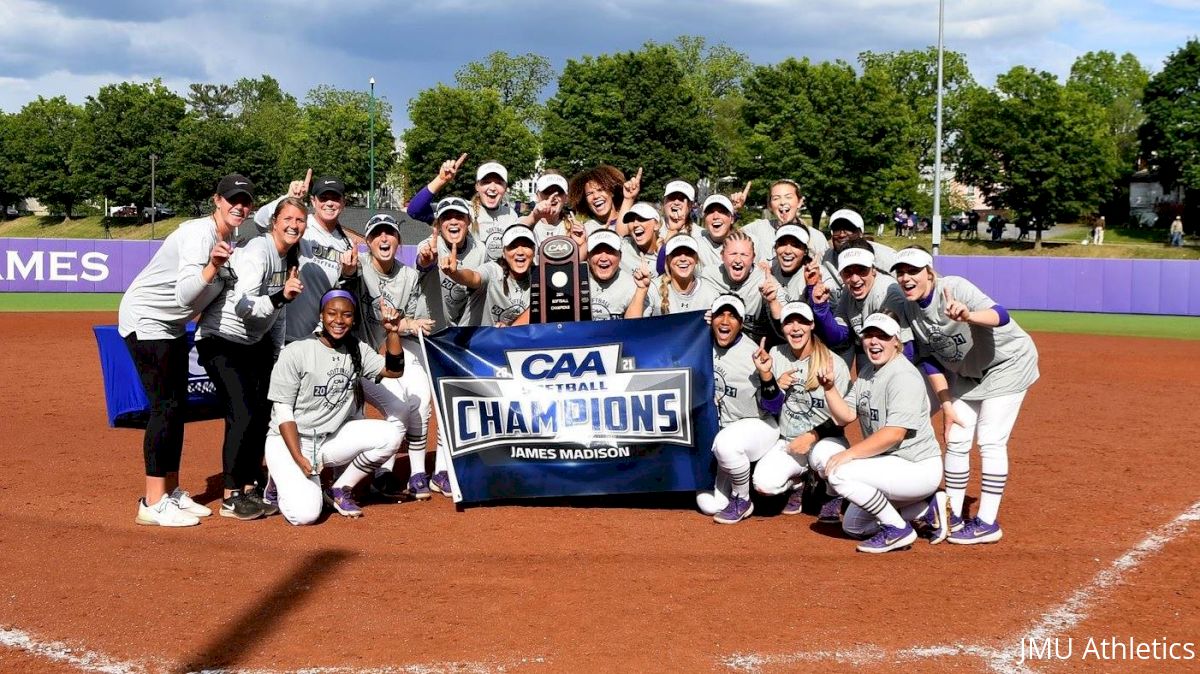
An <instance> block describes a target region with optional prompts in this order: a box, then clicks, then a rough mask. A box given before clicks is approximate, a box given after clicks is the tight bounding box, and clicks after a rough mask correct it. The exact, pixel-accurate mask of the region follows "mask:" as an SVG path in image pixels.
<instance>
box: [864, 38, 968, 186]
mask: <svg viewBox="0 0 1200 674" xmlns="http://www.w3.org/2000/svg"><path fill="white" fill-rule="evenodd" d="M858 63H859V65H860V66H862V69H863V70H864V71H868V70H876V69H878V70H880V71H882V73H883V74H884V76H885V77H887V79H888V80H890V81H891V83H892V86H893V87H894V88H895V89H896V91H898V92H899V93H900V96H901V98H903V99H904V103H905V104H906V105H907V107H908V109H909V110H911V111H912V113H913V115H914V119H915V121H916V124H917V133H916V143H917V150H918V154H917V161H918V163H919V165H918V169H920V168H924V167H927V166H932V165H933V160H934V149H935V148H934V146H935V145H936V143H937V138H936V136H937V133H936V127H937V47H926V48H925V49H918V50H908V51H896V52H870V51H865V52H862V53H861V54H859V55H858ZM973 86H975V79H974V78H973V77H972V76H971V70H970V68H968V67H967V58H966V56H964V55H963V54H962V53H961V52H956V51H943V53H942V128H943V129H944V133H943V136H944V139H943V142H944V143H945V142H946V140H945V139H949V140H950V141H953V138H954V131H955V130H956V129H957V122H956V119H957V117H958V112H959V109H960V108H961V107H962V100H963V92H964V91H966V90H968V89H970V88H971V87H973ZM944 149H945V145H943V150H944Z"/></svg>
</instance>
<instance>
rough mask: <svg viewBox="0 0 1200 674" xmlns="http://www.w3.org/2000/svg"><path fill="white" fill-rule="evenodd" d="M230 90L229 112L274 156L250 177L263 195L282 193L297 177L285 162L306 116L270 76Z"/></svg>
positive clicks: (240, 82) (254, 140) (247, 133)
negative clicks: (231, 99) (261, 170)
mask: <svg viewBox="0 0 1200 674" xmlns="http://www.w3.org/2000/svg"><path fill="white" fill-rule="evenodd" d="M230 89H231V95H232V98H233V104H232V105H231V106H230V108H229V112H230V114H231V115H232V119H233V121H234V122H235V123H237V125H238V126H239V127H241V128H242V129H244V130H245V132H246V137H247V138H248V139H253V141H252V142H255V143H262V144H263V145H265V146H266V147H267V148H268V151H269V154H270V156H271V157H273V158H274V160H273V162H272V164H271V165H270V166H269V167H266V168H264V169H263V173H262V174H259V175H253V176H250V177H252V178H253V179H254V181H255V184H256V186H257V189H258V191H259V192H260V193H262V194H263V195H267V194H282V193H283V192H284V190H286V189H287V186H288V183H290V182H291V181H292V180H294V179H296V178H297V175H296V174H295V173H293V172H292V171H293V167H291V166H288V165H286V164H285V161H286V160H287V158H288V156H289V154H290V152H291V149H292V148H293V147H294V144H295V142H296V136H297V134H298V131H299V129H300V125H301V119H302V117H303V114H302V112H301V110H300V104H299V103H298V102H297V101H296V97H295V96H292V95H291V94H289V93H287V92H285V91H283V89H282V88H280V86H279V82H278V81H277V80H276V79H275V78H273V77H271V76H270V75H263V76H262V77H260V78H258V79H249V78H242V79H240V80H238V81H237V82H235V83H234V84H233V86H232V87H231V88H230ZM376 150H377V151H378V148H376ZM306 170H307V167H306ZM247 175H249V174H247ZM300 175H301V176H302V175H303V173H301V174H300Z"/></svg>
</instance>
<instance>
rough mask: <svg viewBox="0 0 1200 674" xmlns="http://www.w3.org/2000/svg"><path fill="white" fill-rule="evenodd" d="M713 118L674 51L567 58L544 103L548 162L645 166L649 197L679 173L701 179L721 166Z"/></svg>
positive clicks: (562, 166) (569, 166)
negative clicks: (682, 68) (707, 111)
mask: <svg viewBox="0 0 1200 674" xmlns="http://www.w3.org/2000/svg"><path fill="white" fill-rule="evenodd" d="M713 133H714V125H713V121H712V118H711V117H710V116H709V115H707V114H705V111H704V109H703V107H702V105H701V102H700V100H699V99H698V98H697V96H696V94H695V93H694V92H693V90H692V88H691V87H690V86H688V84H687V83H686V82H685V79H684V73H683V71H681V70H680V68H679V66H678V64H677V62H676V59H675V55H674V54H673V53H672V51H671V50H670V49H668V48H666V47H661V46H655V45H649V46H646V47H643V48H642V50H641V51H637V52H626V53H622V54H606V55H602V56H598V57H590V56H587V57H584V58H583V59H582V60H579V61H568V62H567V65H566V67H565V68H564V69H563V73H562V76H561V77H559V80H558V91H557V92H556V93H555V94H554V96H552V97H551V98H550V100H549V101H548V102H547V103H546V124H545V127H544V129H543V133H542V146H543V154H544V155H545V159H546V165H547V166H549V167H553V168H557V169H559V170H561V171H563V172H564V173H571V172H574V171H578V170H580V169H583V168H585V167H588V166H592V165H595V164H600V163H606V164H613V165H615V166H617V167H618V168H621V169H623V170H625V171H627V172H629V171H636V170H637V168H638V167H639V166H640V167H643V168H644V176H645V178H644V180H643V184H642V193H643V194H644V195H647V196H649V197H650V198H654V197H656V196H657V195H658V194H661V190H662V187H663V186H664V185H665V184H666V183H667V181H669V180H671V179H672V178H674V177H682V178H684V179H687V180H690V181H693V182H694V181H696V180H697V179H699V178H700V177H702V176H706V175H709V172H710V171H711V170H712V168H713V167H714V165H715V164H716V159H715V154H716V151H717V145H716V142H715V140H714V135H713Z"/></svg>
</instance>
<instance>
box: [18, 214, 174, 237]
mask: <svg viewBox="0 0 1200 674" xmlns="http://www.w3.org/2000/svg"><path fill="white" fill-rule="evenodd" d="M185 220H187V218H182V217H175V218H168V219H166V220H160V221H158V222H156V223H155V224H154V228H153V230H154V232H153V233H154V238H156V239H162V238H165V237H166V236H167V235H168V234H170V233H171V232H173V231H175V229H176V228H178V227H179V225H180V224H181V223H182V222H184V221H185ZM105 225H108V229H107V231H105ZM150 234H151V227H150V223H148V222H147V223H144V224H141V223H138V222H134V221H132V219H129V218H120V219H118V218H104V217H101V216H99V215H91V216H87V217H81V218H80V217H77V218H71V219H70V220H63V219H62V218H61V217H52V216H38V215H29V216H26V217H23V218H16V219H14V220H6V221H4V222H0V237H12V238H22V239H30V238H43V239H107V238H113V239H134V240H146V239H149V238H151V237H150Z"/></svg>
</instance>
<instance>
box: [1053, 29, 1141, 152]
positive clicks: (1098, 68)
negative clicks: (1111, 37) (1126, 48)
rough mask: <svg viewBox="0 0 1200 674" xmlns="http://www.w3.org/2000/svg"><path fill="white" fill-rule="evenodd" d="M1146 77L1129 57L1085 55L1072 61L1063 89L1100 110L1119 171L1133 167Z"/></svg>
mask: <svg viewBox="0 0 1200 674" xmlns="http://www.w3.org/2000/svg"><path fill="white" fill-rule="evenodd" d="M1149 81H1150V73H1148V72H1147V71H1146V69H1145V68H1143V67H1142V64H1141V62H1140V61H1138V59H1137V57H1136V56H1134V55H1133V54H1129V53H1126V54H1123V55H1122V56H1121V57H1120V58H1119V59H1118V58H1117V55H1116V54H1114V53H1112V52H1110V51H1099V52H1088V53H1086V54H1084V55H1083V56H1080V57H1079V58H1077V59H1075V63H1074V64H1073V65H1072V66H1071V76H1070V77H1069V78H1068V79H1067V86H1068V87H1071V88H1072V89H1074V90H1076V91H1079V92H1080V93H1082V94H1083V95H1084V96H1085V97H1086V98H1087V99H1088V100H1089V101H1091V102H1092V103H1094V104H1096V105H1099V106H1100V107H1102V108H1103V109H1104V112H1105V121H1106V122H1107V124H1108V130H1109V133H1111V134H1112V136H1113V140H1114V142H1116V144H1117V157H1118V159H1119V160H1120V165H1121V168H1122V169H1123V170H1125V171H1133V170H1134V169H1135V167H1136V164H1137V153H1138V138H1137V134H1138V128H1139V127H1140V126H1141V125H1142V121H1143V120H1144V119H1145V114H1143V112H1142V96H1143V94H1144V92H1145V89H1146V84H1147V83H1148V82H1149Z"/></svg>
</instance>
